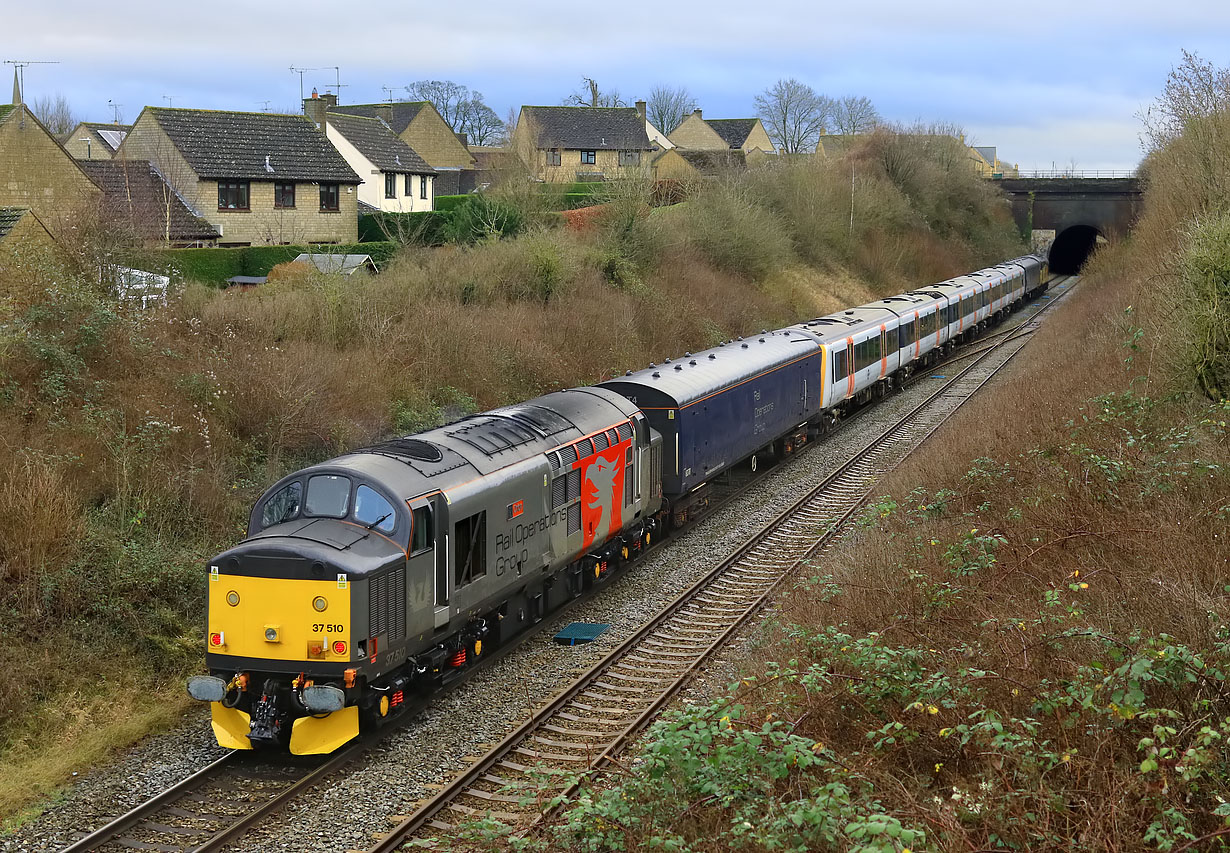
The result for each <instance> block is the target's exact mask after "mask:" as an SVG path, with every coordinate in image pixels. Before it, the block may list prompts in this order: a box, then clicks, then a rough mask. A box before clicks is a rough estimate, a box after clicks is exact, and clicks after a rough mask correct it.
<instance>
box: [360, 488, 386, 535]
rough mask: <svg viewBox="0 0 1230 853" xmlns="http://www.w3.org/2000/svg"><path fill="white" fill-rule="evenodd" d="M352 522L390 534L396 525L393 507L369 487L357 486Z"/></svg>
mask: <svg viewBox="0 0 1230 853" xmlns="http://www.w3.org/2000/svg"><path fill="white" fill-rule="evenodd" d="M354 520H355V521H357V522H359V524H362V525H363V526H364V527H368V528H375V529H376V530H379V531H381V532H382V533H391V532H392V531H393V527H394V526H395V525H396V524H397V518H396V516H395V514H394V512H393V505H392V504H391V503H389V502H388V501H387V500H385V498H384V495H382V494H380V493H379V492H377V491H376V490H375V489H373V488H372V487H371V486H359V488H358V489H356V490H355V493H354Z"/></svg>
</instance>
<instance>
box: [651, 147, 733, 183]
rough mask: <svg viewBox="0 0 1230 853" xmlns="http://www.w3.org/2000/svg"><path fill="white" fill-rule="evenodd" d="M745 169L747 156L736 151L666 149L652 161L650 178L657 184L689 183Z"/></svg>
mask: <svg viewBox="0 0 1230 853" xmlns="http://www.w3.org/2000/svg"><path fill="white" fill-rule="evenodd" d="M746 169H747V155H746V154H744V153H743V152H742V151H739V150H726V151H693V150H690V149H687V148H669V149H667V150H666V151H662V152H661V153H659V154H658V155H657V156H655V157H654V158H653V177H654V180H656V181H681V182H683V183H688V182H692V181H698V180H701V179H703V178H716V177H719V176H721V175H724V174H730V173H732V172H742V171H745V170H746Z"/></svg>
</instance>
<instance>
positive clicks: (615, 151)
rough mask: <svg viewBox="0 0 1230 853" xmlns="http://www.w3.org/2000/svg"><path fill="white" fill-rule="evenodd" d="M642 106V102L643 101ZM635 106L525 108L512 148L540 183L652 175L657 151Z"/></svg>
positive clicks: (643, 116) (643, 117)
mask: <svg viewBox="0 0 1230 853" xmlns="http://www.w3.org/2000/svg"><path fill="white" fill-rule="evenodd" d="M642 103H643V102H642ZM645 128H646V121H645V115H644V113H643V112H640V111H638V110H637V109H636V108H633V107H530V106H526V107H522V108H521V115H520V117H519V118H518V120H517V129H516V130H515V131H514V132H513V148H514V149H515V150H516V151H517V153H518V154H519V155H520V157H521V159H522V160H523V161H525V164H526V165H527V166H528V167H529V170H530V174H532V175H533V176H534V177H535V178H537V179H538V180H541V181H546V182H549V183H563V182H571V181H610V180H618V179H620V178H624V177H647V176H648V175H649V173H650V159H651V157H652V154H653V152H654V151H655V150H657V149H656V148H655V147H654V145H653V143H652V142H650V140H649V135H648V133H646V130H645Z"/></svg>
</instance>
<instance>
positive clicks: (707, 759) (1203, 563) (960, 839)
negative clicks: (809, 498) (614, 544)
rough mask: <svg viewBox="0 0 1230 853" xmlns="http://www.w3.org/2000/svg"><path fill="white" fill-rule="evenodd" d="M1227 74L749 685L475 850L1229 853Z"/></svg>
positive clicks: (758, 662) (825, 568)
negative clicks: (1123, 235) (1127, 215)
mask: <svg viewBox="0 0 1230 853" xmlns="http://www.w3.org/2000/svg"><path fill="white" fill-rule="evenodd" d="M1190 63H1196V65H1197V67H1195V68H1193V67H1191V66H1190ZM1202 70H1203V72H1204V73H1201V72H1202ZM1219 79H1220V80H1223V81H1225V80H1230V74H1228V73H1227V72H1225V71H1221V72H1217V71H1216V70H1215V69H1212V68H1210V67H1208V66H1207V65H1203V64H1202V63H1200V61H1199V60H1198V59H1196V58H1195V57H1191V56H1188V57H1186V64H1185V67H1183V68H1180V69H1176V72H1175V76H1174V77H1172V79H1171V86H1170V87H1168V89H1167V95H1166V97H1167V98H1176V99H1177V101H1176V103H1171V104H1167V103H1166V101H1165V100H1163V101H1162V102H1161V103H1160V105H1159V106H1160V107H1162V108H1166V107H1182V106H1184V105H1188V106H1190V105H1192V104H1195V105H1198V106H1199V109H1194V110H1186V111H1182V110H1180V112H1182V115H1181V120H1180V121H1178V122H1176V123H1175V124H1174V125H1172V126H1171V127H1170V132H1168V133H1166V134H1163V135H1162V137H1161V138H1159V137H1157V136H1152V137H1151V138H1153V139H1154V140H1155V142H1156V147H1155V148H1154V149H1153V150H1152V151H1151V152H1150V153H1149V155H1148V157H1147V159H1146V161H1145V163H1144V165H1143V169H1142V174H1143V177H1144V180H1145V183H1146V187H1147V195H1146V198H1145V210H1144V214H1143V217H1142V219H1141V221H1140V222H1139V224H1138V226H1137V229H1136V236H1135V237H1134V238H1133V239H1131V240H1130V241H1128V242H1125V243H1121V244H1118V245H1114V246H1110V247H1107V248H1104V249H1103V250H1102V251H1101V252H1100V253H1099V254H1098V255H1097V256H1096V257H1095V258H1094V260H1093V262H1092V263H1091V265H1090V266H1089V267H1088V268H1087V269H1086V273H1087V275H1086V277H1085V279H1084V281H1083V282H1082V283H1081V284H1080V286H1079V290H1077V291H1076V292H1075V293H1073V294H1072V295H1071V296H1070V297H1069V298H1068V299H1067V301H1066V302H1065V304H1064V305H1062V306H1061V307H1060V309H1059V310H1058V312H1057V313H1056V315H1055V316H1053V317H1052V318H1051V319H1049V320H1048V321H1047V323H1046V324H1045V326H1044V327H1043V328H1042V329H1041V331H1039V332H1038V333H1036V337H1035V339H1034V340H1033V341H1032V342H1031V344H1030V345H1029V347H1028V349H1027V350H1026V355H1025V356H1023V357H1022V358H1021V359H1020V360H1019V361H1020V363H1019V364H1017V365H1016V366H1015V368H1014V370H1013V371H1012V372H1011V374H1010V375H1009V376H1008V377H1007V378H1006V379H1005V380H1004V381H1003V382H1002V383H1000V384H999V385H997V386H996V387H995V388H993V389H991V390H990V391H989V393H984V394H982V395H980V396H979V398H977V399H975V400H974V401H972V402H971V403H970V404H969V405H967V406H966V407H965V408H964V409H963V410H962V411H961V412H960V413H959V414H958V416H957V417H955V418H954V419H953V420H952V421H950V423H949V424H948V425H947V426H946V427H945V428H944V429H943V431H942V432H941V433H940V434H938V435H937V437H936V438H934V439H933V440H932V441H931V442H930V444H929V446H928V448H926V449H925V451H924V452H923V453H921V454H919V455H917V456H916V457H915V458H913V459H912V460H911V461H910V462H908V463H907V464H906V465H905V466H903V467H902V468H901V469H899V470H898V471H896V472H895V473H894V474H893V475H892V476H891V478H890V479H889V481H888V482H886V483H885V484H884V489H885V491H884V494H883V495H882V496H880V497H878V498H876V499H874V500H873V501H872V502H871V503H870V504H869V505H868V507H867V509H866V512H865V514H864V517H863V520H862V523H861V524H860V525H859V526H858V527H857V529H856V530H855V531H854V532H853V533H852V534H851V535H850V536H848V537H847V538H846V539H845V540H844V542H843V543H842V544H841V545H840V546H839V548H838V550H837V551H836V552H835V553H830V554H829V555H826V556H825V557H824V558H823V559H822V560H818V561H816V562H815V563H814V564H812V565H811V566H810V567H809V571H808V573H807V576H806V577H804V578H801V579H800V580H799V582H798V584H797V586H796V587H795V588H794V589H793V590H792V591H791V592H789V593H788V594H785V595H784V596H783V597H782V600H781V602H780V605H779V608H778V610H777V612H776V615H775V618H774V619H772V620H771V621H770V623H769V624H768V625H767V627H765V628H764V629H763V630H762V631H761V632H759V633H758V634H757V635H756V636H755V638H754V639H753V646H752V649H751V652H750V653H749V655H748V657H747V660H745V661H743V662H741V664H740V669H741V678H740V680H739V681H738V682H737V683H736V684H734V685H732V686H731V687H730V688H729V690H728V691H727V692H725V693H724V695H721V696H719V698H718V699H716V700H715V701H713V702H712V704H709V705H706V706H703V707H688V708H685V709H682V710H679V711H677V712H676V713H674V714H673V716H671V717H670V718H668V719H666V720H664V721H662V722H661V723H659V724H657V725H656V726H655V727H653V728H652V729H651V731H650V732H649V733H648V735H647V737H645V738H644V740H643V743H642V746H641V747H640V749H639V751H638V752H636V753H635V754H632V755H627V756H624V757H623V759H622V760H621V762H620V765H619V767H618V768H617V769H616V770H615V771H613V772H612V773H610V774H608V775H607V776H605V777H604V778H603V779H601V780H600V781H598V782H597V783H592V782H590V783H586V784H585V785H583V786H582V788H581V790H580V791H579V792H578V793H577V794H576V795H575V796H574V797H573V798H571V800H570V801H569V802H568V803H567V804H566V805H565V808H564V810H563V813H562V815H561V816H560V817H559V819H558V820H557V821H556V822H555V823H554V824H553V825H552V826H551V827H550V828H548V830H547V831H546V832H545V833H544V834H543V835H541V836H539V837H535V838H530V839H518V840H510V839H503V838H502V830H501V828H500V827H499V826H498V825H494V824H483V825H475V826H473V827H471V830H470V835H469V836H468V838H467V840H465V841H463V842H462V843H461V846H478V847H482V846H483V845H490V844H493V843H496V842H497V841H498V842H499V843H504V844H507V845H509V846H512V847H514V848H515V849H522V850H591V851H599V850H601V851H608V850H637V849H655V850H673V851H696V852H697V853H700V851H726V850H740V851H769V850H796V851H803V850H842V851H862V852H863V853H868V852H869V851H876V853H902V851H907V850H908V851H915V853H917V851H920V850H945V851H991V850H1029V851H1063V850H1072V849H1081V850H1088V851H1116V853H1118V851H1146V850H1163V851H1171V853H1179V851H1189V850H1200V851H1208V850H1225V849H1227V848H1228V847H1230V802H1228V800H1227V798H1228V797H1230V794H1227V792H1228V791H1230V750H1228V749H1227V743H1228V741H1230V688H1227V681H1226V675H1227V673H1228V672H1230V542H1228V539H1230V524H1228V521H1230V497H1228V496H1230V479H1228V476H1227V465H1228V464H1230V431H1228V429H1227V421H1230V401H1227V399H1226V393H1227V391H1226V389H1227V380H1228V377H1230V373H1228V370H1227V368H1228V365H1230V348H1228V347H1227V340H1228V338H1227V335H1228V334H1230V298H1228V297H1230V239H1228V238H1230V233H1228V229H1230V219H1228V217H1230V87H1226V86H1222V87H1220V88H1211V89H1209V90H1208V91H1191V89H1190V86H1184V85H1182V83H1183V81H1184V80H1187V81H1189V82H1190V81H1197V82H1199V81H1216V80H1219ZM1176 81H1177V84H1176ZM1176 85H1177V88H1176ZM1162 112H1163V113H1165V114H1173V113H1174V112H1175V110H1169V111H1167V110H1166V109H1163V110H1162ZM719 692H721V691H719Z"/></svg>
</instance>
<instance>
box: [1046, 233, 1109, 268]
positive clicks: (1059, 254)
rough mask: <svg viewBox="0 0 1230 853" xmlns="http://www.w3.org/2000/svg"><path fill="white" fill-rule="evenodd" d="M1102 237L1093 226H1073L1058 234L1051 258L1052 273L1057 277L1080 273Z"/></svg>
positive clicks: (1052, 247) (1052, 245)
mask: <svg viewBox="0 0 1230 853" xmlns="http://www.w3.org/2000/svg"><path fill="white" fill-rule="evenodd" d="M1101 236H1102V235H1101V233H1100V232H1099V231H1098V229H1096V228H1094V227H1093V226H1092V225H1073V226H1072V227H1070V228H1065V229H1064V230H1063V231H1061V232H1060V233H1059V234H1056V235H1055V242H1054V243H1052V244H1051V251H1050V258H1049V260H1050V265H1051V272H1053V273H1055V274H1057V275H1075V274H1077V273H1079V272H1080V271H1081V267H1083V266H1084V265H1085V261H1087V260H1089V256H1090V255H1092V254H1093V250H1094V249H1095V248H1097V244H1098V238H1099V237H1101Z"/></svg>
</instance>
